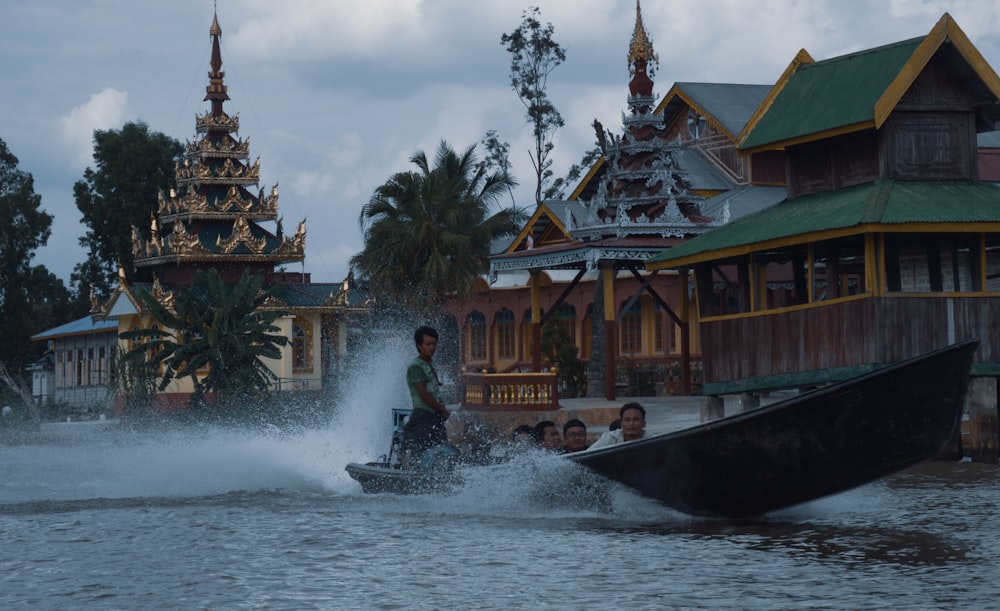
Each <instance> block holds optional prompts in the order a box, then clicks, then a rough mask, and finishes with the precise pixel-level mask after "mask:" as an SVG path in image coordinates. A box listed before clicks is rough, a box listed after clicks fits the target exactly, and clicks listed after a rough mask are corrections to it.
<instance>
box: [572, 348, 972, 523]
mask: <svg viewBox="0 0 1000 611" xmlns="http://www.w3.org/2000/svg"><path fill="white" fill-rule="evenodd" d="M976 346H977V342H975V341H967V342H963V343H960V344H955V345H953V346H950V347H948V348H944V349H941V350H938V351H935V352H932V353H928V354H926V355H923V356H919V357H916V358H913V359H908V360H905V361H901V362H899V363H896V364H893V365H890V366H887V367H884V368H882V369H879V370H877V371H875V372H872V373H869V374H866V375H863V376H860V377H857V378H853V379H851V380H847V381H845V382H841V383H837V384H832V385H830V386H826V387H823V388H820V389H818V390H815V391H812V392H809V393H803V394H801V395H798V396H796V397H793V398H791V399H788V400H785V401H781V402H778V403H773V404H771V405H767V406H764V407H760V408H757V409H754V410H750V411H747V412H744V413H742V414H738V415H735V416H730V417H727V418H721V419H719V420H715V421H712V422H709V423H706V424H702V425H699V426H696V427H692V428H689V429H684V430H681V431H676V432H673V433H667V434H663V435H656V436H652V437H649V438H646V439H641V440H638V441H634V442H630V443H625V444H618V445H614V446H607V447H604V448H600V449H596V450H593V451H589V450H588V451H585V452H580V453H576V454H571V455H568V458H569V459H570V460H573V461H575V462H577V463H579V464H581V465H584V466H586V467H588V468H590V469H593V470H594V471H596V472H597V473H599V474H601V475H602V476H604V477H607V478H609V479H613V480H615V481H618V482H621V483H623V484H625V485H627V486H630V487H632V488H634V489H635V490H637V491H638V492H639V493H641V494H643V495H644V496H648V497H651V498H654V499H657V500H659V501H661V502H663V503H665V504H666V505H668V506H670V507H672V508H674V509H677V510H679V511H682V512H685V513H688V514H692V515H702V516H715V517H726V518H741V517H748V516H756V515H760V514H764V513H767V512H770V511H775V510H777V509H782V508H785V507H789V506H792V505H796V504H799V503H802V502H805V501H810V500H813V499H817V498H821V497H824V496H828V495H831V494H835V493H838V492H842V491H845V490H848V489H851V488H854V487H857V486H860V485H863V484H866V483H869V482H872V481H875V480H877V479H879V478H882V477H885V476H887V475H891V474H893V473H896V472H898V471H901V470H904V469H906V468H908V467H910V466H913V465H915V464H917V463H920V462H922V461H924V460H927V459H929V458H932V457H934V456H936V455H938V454H939V453H940V452H941V450H942V447H943V446H944V444H946V443H947V442H949V441H951V440H953V439H954V435H955V432H956V429H957V427H958V426H959V423H960V420H961V417H962V408H963V405H964V399H965V394H966V390H967V386H968V378H969V370H970V366H971V362H972V355H973V353H974V352H975V349H976Z"/></svg>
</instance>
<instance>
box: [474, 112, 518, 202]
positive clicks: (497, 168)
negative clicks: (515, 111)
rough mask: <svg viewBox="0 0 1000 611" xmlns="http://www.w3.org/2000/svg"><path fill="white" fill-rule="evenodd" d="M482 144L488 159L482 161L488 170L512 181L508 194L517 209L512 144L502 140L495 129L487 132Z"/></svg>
mask: <svg viewBox="0 0 1000 611" xmlns="http://www.w3.org/2000/svg"><path fill="white" fill-rule="evenodd" d="M480 144H482V145H483V148H484V149H486V157H485V158H484V159H483V161H482V164H483V166H484V167H485V168H486V170H487V171H493V172H498V173H499V174H501V175H503V176H506V177H508V178H509V179H510V183H509V184H508V185H507V194H508V195H510V203H511V205H512V206H515V207H516V205H517V202H516V200H515V199H514V185H516V184H517V181H516V179H515V178H514V175H513V174H511V172H510V168H511V164H510V144H509V143H507V142H504V141H502V140H500V134H498V133H497V131H496V130H495V129H491V130H489V131H488V132H486V135H485V136H483V139H482V140H481V141H480Z"/></svg>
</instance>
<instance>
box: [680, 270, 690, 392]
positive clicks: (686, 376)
mask: <svg viewBox="0 0 1000 611" xmlns="http://www.w3.org/2000/svg"><path fill="white" fill-rule="evenodd" d="M680 281H681V311H680V313H679V316H678V318H680V319H681V325H680V327H681V388H682V392H683V393H684V394H685V395H690V394H691V325H690V322H689V321H688V317H689V316H690V312H691V308H689V307H688V275H687V271H685V270H681V274H680Z"/></svg>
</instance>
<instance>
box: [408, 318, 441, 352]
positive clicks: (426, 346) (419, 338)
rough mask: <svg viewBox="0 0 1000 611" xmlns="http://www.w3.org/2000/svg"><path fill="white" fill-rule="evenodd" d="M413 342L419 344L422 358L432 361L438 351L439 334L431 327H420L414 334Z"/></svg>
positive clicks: (418, 349)
mask: <svg viewBox="0 0 1000 611" xmlns="http://www.w3.org/2000/svg"><path fill="white" fill-rule="evenodd" d="M413 341H415V342H416V344H417V352H418V353H419V354H420V356H421V357H426V358H427V359H430V358H431V357H432V356H434V352H435V351H436V350H437V341H438V332H437V331H435V330H434V329H433V328H431V327H426V326H425V327H418V328H417V330H416V332H415V333H414V334H413Z"/></svg>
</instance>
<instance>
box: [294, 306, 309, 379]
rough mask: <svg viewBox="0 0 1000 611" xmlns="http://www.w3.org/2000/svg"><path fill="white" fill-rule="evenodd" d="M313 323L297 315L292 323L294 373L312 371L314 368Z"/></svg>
mask: <svg viewBox="0 0 1000 611" xmlns="http://www.w3.org/2000/svg"><path fill="white" fill-rule="evenodd" d="M312 338H313V330H312V323H310V322H309V321H308V320H306V319H304V318H300V317H296V319H295V321H294V322H293V323H292V371H293V372H294V373H311V372H312V368H313V358H312V353H311V352H310V350H309V348H310V346H311V345H312Z"/></svg>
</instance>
